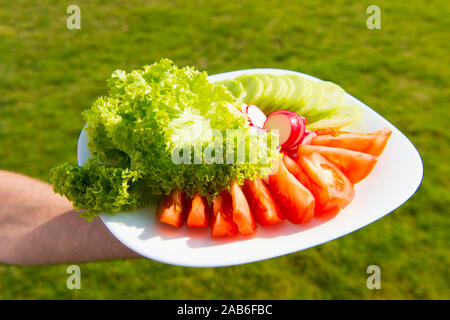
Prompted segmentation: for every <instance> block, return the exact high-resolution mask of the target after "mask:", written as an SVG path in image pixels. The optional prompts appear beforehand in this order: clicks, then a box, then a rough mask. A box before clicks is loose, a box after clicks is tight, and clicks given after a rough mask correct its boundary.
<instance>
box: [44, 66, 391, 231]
mask: <svg viewBox="0 0 450 320" xmlns="http://www.w3.org/2000/svg"><path fill="white" fill-rule="evenodd" d="M108 86H109V91H108V95H107V96H105V97H101V98H99V99H97V101H95V102H94V104H93V105H92V107H91V108H90V109H88V110H86V111H84V113H83V115H84V117H85V120H86V128H85V130H86V131H87V134H88V137H89V144H88V147H89V150H90V151H91V153H92V156H91V157H90V159H88V161H87V163H86V164H85V165H84V166H83V167H78V166H75V165H71V164H67V163H65V164H62V165H60V166H58V167H56V168H53V169H52V170H51V173H50V177H51V182H52V183H53V186H54V190H55V192H57V193H59V194H61V195H64V196H66V197H67V198H68V199H69V200H70V201H72V203H73V205H74V207H76V208H77V209H80V210H81V215H82V216H83V217H85V218H87V219H88V220H90V219H92V218H93V217H94V216H96V215H98V214H100V213H111V214H113V213H116V212H129V211H133V210H135V209H138V208H142V207H145V206H147V205H149V204H152V203H155V204H157V209H156V218H157V219H158V220H159V221H160V222H162V223H166V224H169V225H171V226H174V227H177V228H181V227H183V226H184V225H186V226H187V227H192V228H210V230H211V235H212V236H213V237H223V236H234V235H238V234H243V235H249V234H253V233H254V232H255V231H256V229H257V228H258V225H260V226H266V225H271V224H276V223H280V222H282V221H284V220H289V221H290V222H292V223H294V224H301V223H305V222H307V221H309V220H311V219H312V218H313V217H314V216H317V215H321V214H336V213H338V212H339V211H340V210H341V209H343V208H345V207H346V206H347V205H348V204H349V203H350V202H351V201H352V199H353V198H354V196H355V191H354V184H355V183H358V182H360V181H361V180H363V179H364V178H366V177H367V176H368V175H369V174H370V172H371V171H372V169H373V168H374V167H375V165H376V163H377V160H378V156H379V155H380V154H381V153H382V152H383V150H384V148H385V146H386V144H387V141H388V139H389V137H390V134H391V131H390V130H389V129H386V128H385V129H380V130H378V131H375V132H371V133H356V132H349V131H345V130H342V129H341V128H342V127H344V126H346V125H348V124H350V123H353V122H355V121H358V120H359V119H360V118H361V116H362V111H361V110H360V108H359V107H358V106H355V105H349V104H346V102H345V94H346V93H345V91H344V90H343V89H342V88H340V87H339V86H337V85H335V84H333V83H331V82H327V81H312V80H308V79H305V78H303V77H301V76H299V75H296V74H286V75H282V76H274V75H268V74H252V75H241V76H239V77H237V78H236V79H232V80H225V81H221V82H218V83H210V82H209V81H208V80H207V75H206V73H205V72H199V71H197V70H195V69H194V68H191V67H184V68H179V67H177V66H176V65H175V64H173V62H171V61H170V60H167V59H163V60H161V61H159V62H156V63H154V64H153V65H150V66H144V67H143V68H141V69H140V70H135V71H132V72H131V73H128V74H127V73H126V72H124V71H121V70H118V71H115V72H114V73H113V74H112V76H111V78H110V79H109V80H108Z"/></svg>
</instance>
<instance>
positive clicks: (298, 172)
mask: <svg viewBox="0 0 450 320" xmlns="http://www.w3.org/2000/svg"><path fill="white" fill-rule="evenodd" d="M283 161H284V165H285V166H286V168H287V169H288V171H289V172H290V173H292V175H293V176H294V177H296V178H297V180H298V181H300V182H301V184H303V185H304V186H305V187H306V188H308V190H309V191H311V193H312V194H313V196H314V199H315V207H314V215H319V214H322V213H329V212H331V211H333V212H335V211H339V210H341V208H339V207H336V206H333V205H328V206H323V205H322V206H320V205H319V204H320V203H325V202H326V201H328V200H327V199H328V198H327V197H325V198H324V199H322V198H323V195H322V193H321V192H320V190H319V188H318V187H317V185H315V184H314V183H313V182H312V181H311V180H310V179H309V177H308V175H307V174H306V172H305V170H303V169H302V167H301V166H300V165H299V164H298V163H297V162H295V161H294V160H292V159H291V158H290V157H288V156H286V157H284V158H283ZM321 197H322V198H321Z"/></svg>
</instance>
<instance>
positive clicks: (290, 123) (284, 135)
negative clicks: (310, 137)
mask: <svg viewBox="0 0 450 320" xmlns="http://www.w3.org/2000/svg"><path fill="white" fill-rule="evenodd" d="M264 129H266V130H268V131H270V130H274V129H276V130H278V133H279V136H280V141H279V142H280V145H281V147H283V148H287V149H289V148H290V147H293V146H295V144H299V143H300V141H301V139H302V137H303V135H304V133H305V122H304V121H303V120H302V118H301V117H300V116H299V115H298V114H297V113H295V112H292V111H287V110H278V111H275V112H272V113H271V114H270V115H269V116H268V117H267V120H266V122H265V123H264Z"/></svg>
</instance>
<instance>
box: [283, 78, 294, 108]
mask: <svg viewBox="0 0 450 320" xmlns="http://www.w3.org/2000/svg"><path fill="white" fill-rule="evenodd" d="M281 78H282V79H283V80H284V81H285V82H286V85H287V87H288V89H287V91H286V94H285V96H284V98H283V99H282V101H281V104H282V106H283V107H290V102H291V101H292V96H293V95H294V94H295V82H294V80H292V78H291V77H289V75H286V74H285V75H282V76H281Z"/></svg>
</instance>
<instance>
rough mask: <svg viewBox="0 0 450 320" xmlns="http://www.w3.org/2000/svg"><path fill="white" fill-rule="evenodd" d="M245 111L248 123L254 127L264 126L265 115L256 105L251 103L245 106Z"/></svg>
mask: <svg viewBox="0 0 450 320" xmlns="http://www.w3.org/2000/svg"><path fill="white" fill-rule="evenodd" d="M245 111H246V113H247V115H248V118H249V119H250V123H251V124H252V125H254V126H256V127H259V128H262V127H264V123H265V122H266V119H267V117H266V115H265V114H264V112H262V111H261V109H259V108H258V107H257V106H255V105H253V104H251V105H248V106H247V108H246V110H245Z"/></svg>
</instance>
